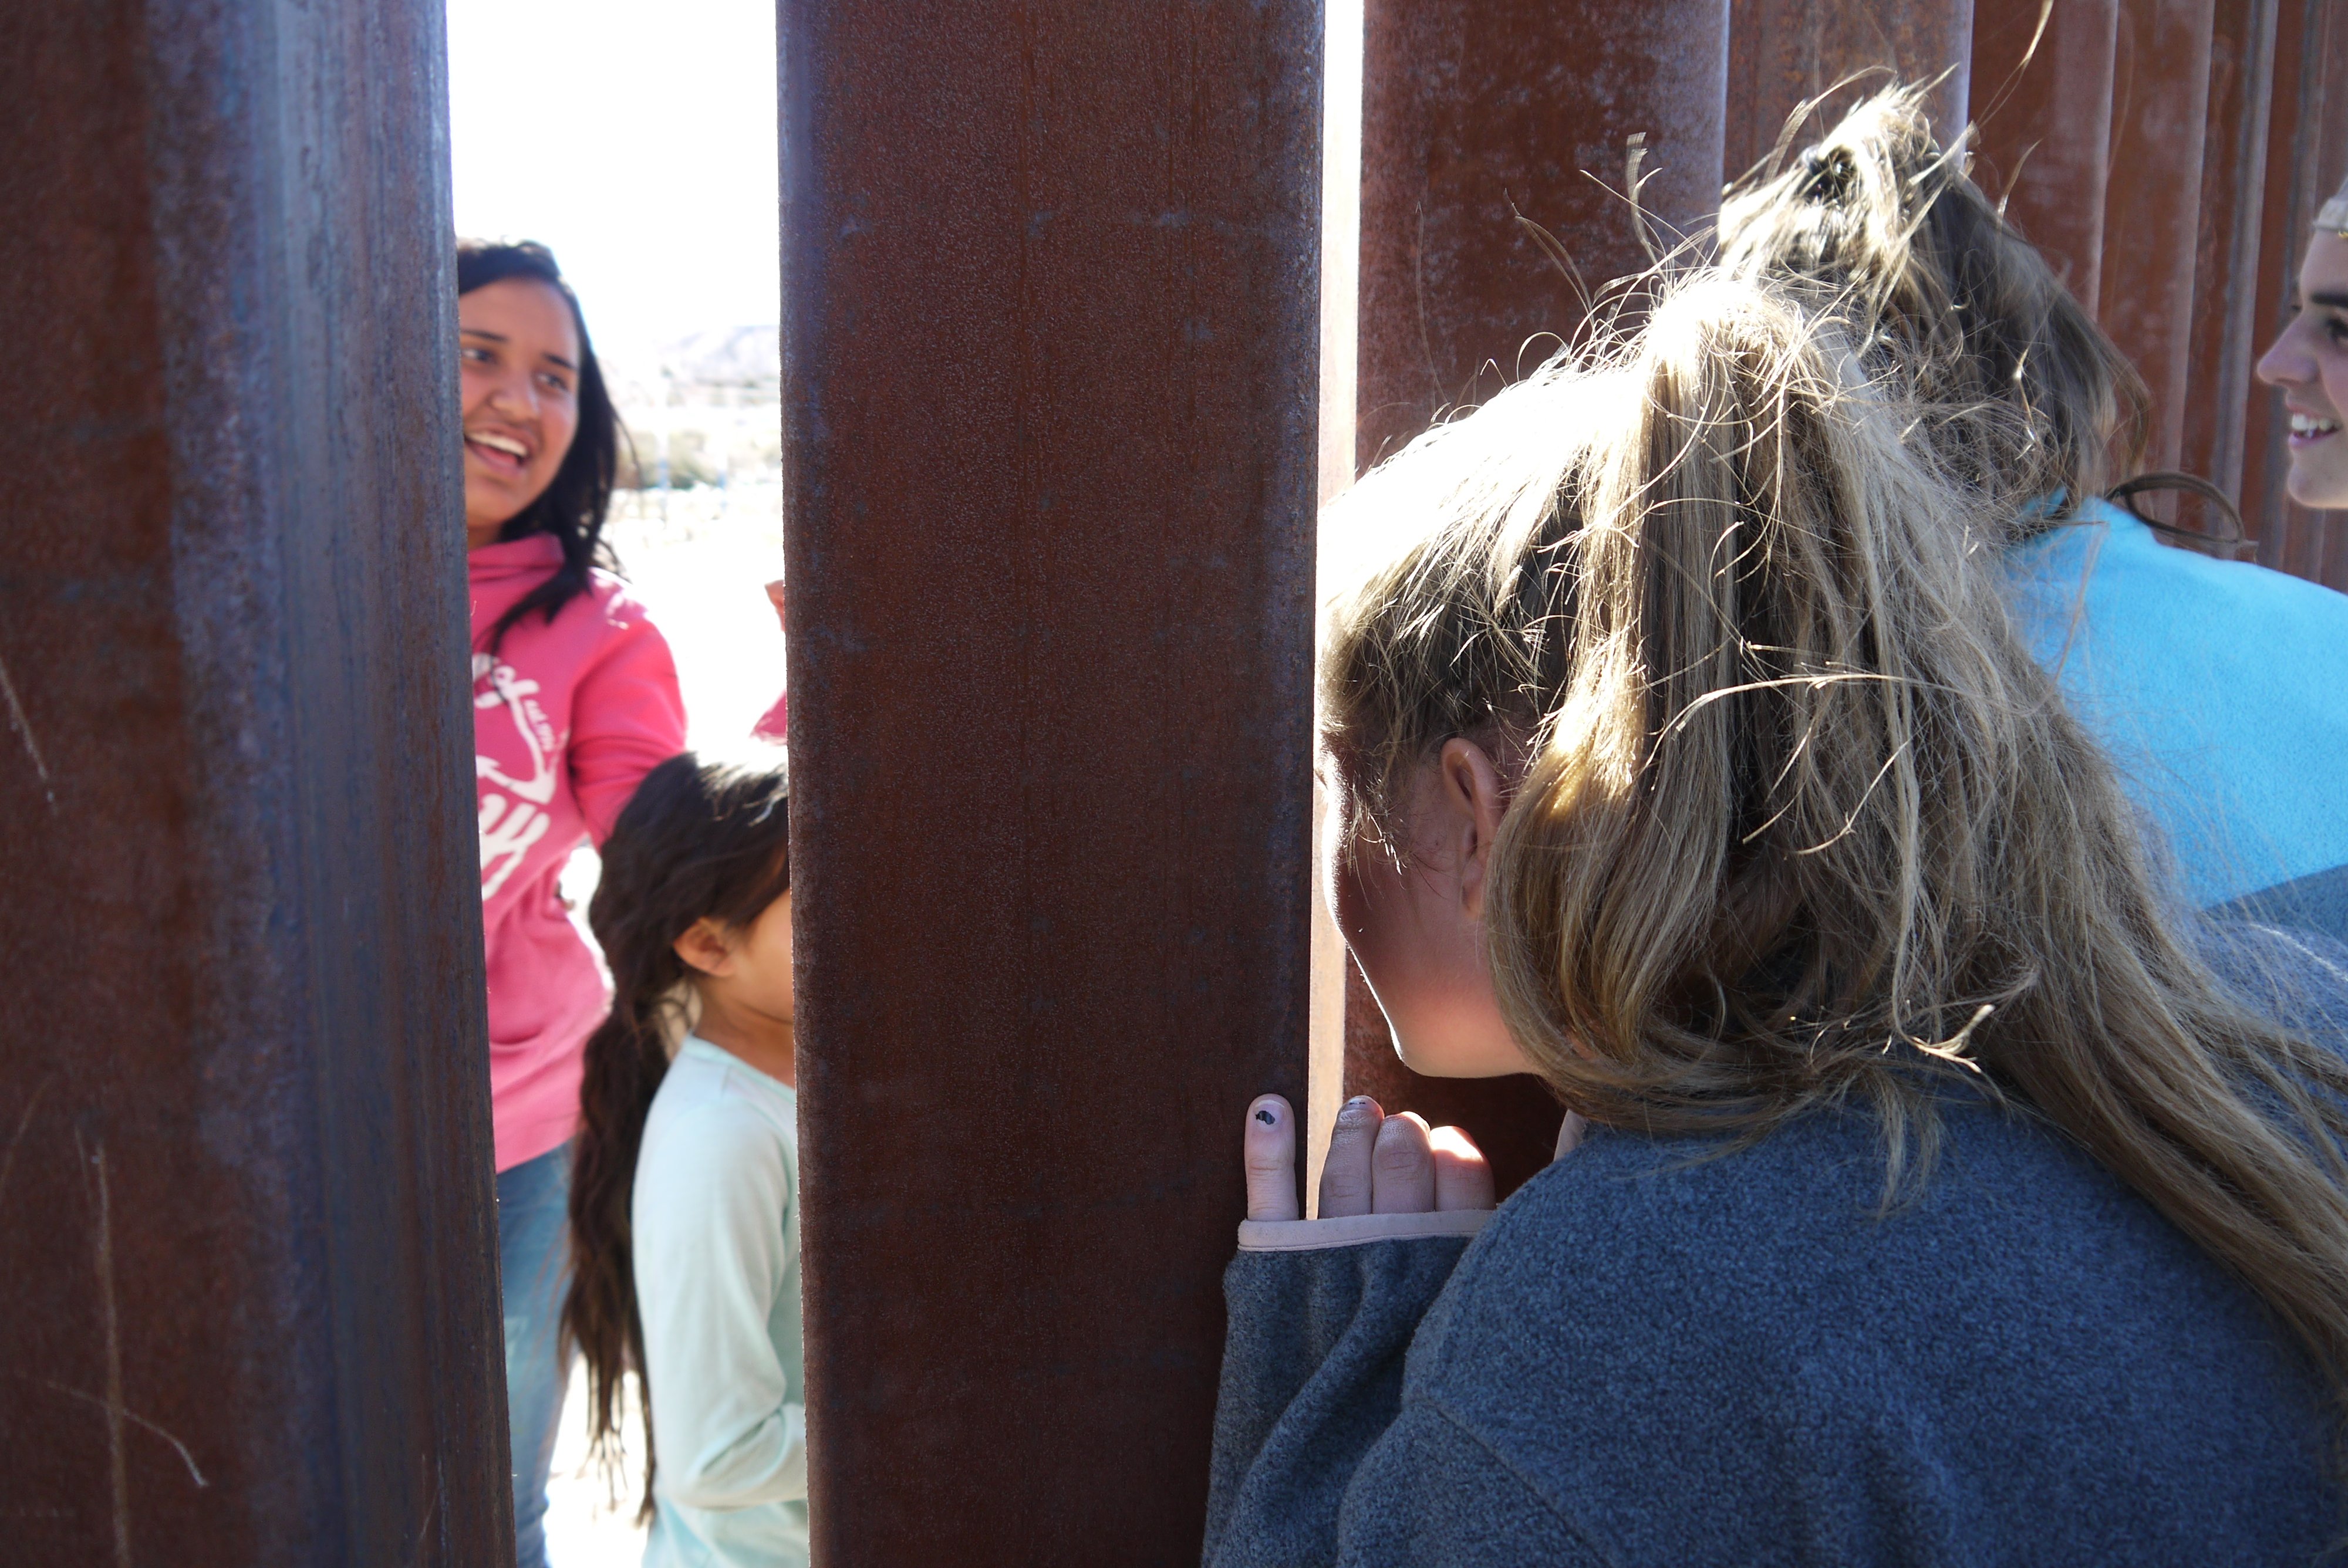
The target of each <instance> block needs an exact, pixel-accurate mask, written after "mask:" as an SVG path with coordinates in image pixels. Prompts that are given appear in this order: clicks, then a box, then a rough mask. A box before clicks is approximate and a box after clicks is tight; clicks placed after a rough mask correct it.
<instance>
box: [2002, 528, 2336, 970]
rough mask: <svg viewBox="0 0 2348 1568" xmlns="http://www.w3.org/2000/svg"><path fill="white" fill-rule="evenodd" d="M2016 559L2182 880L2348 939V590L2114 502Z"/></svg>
mask: <svg viewBox="0 0 2348 1568" xmlns="http://www.w3.org/2000/svg"><path fill="white" fill-rule="evenodd" d="M2007 568H2008V573H2009V579H2010V581H2011V584H2012V588H2013V599H2012V602H2013V606H2014V611H2015V617H2016V620H2017V621H2018V622H2019V624H2020V627H2021V630H2022V631H2023V634H2024V639H2025V640H2026V641H2027V642H2028V644H2029V646H2030V648H2031V650H2032V651H2033V652H2034V653H2035V654H2036V655H2037V657H2038V660H2039V661H2040V663H2042V664H2044V666H2045V667H2046V668H2047V669H2049V670H2051V671H2054V672H2055V675H2056V677H2057V679H2058V680H2059V681H2060V682H2061V683H2062V686H2063V692H2064V695H2065V697H2066V698H2068V699H2069V701H2070V702H2071V705H2072V708H2073V710H2074V711H2075V712H2077V713H2078V715H2079V717H2080V719H2081V721H2082V722H2083V723H2085V724H2086V725H2087V727H2088V728H2089V730H2091V731H2092V732H2093V733H2095V734H2096V738H2097V739H2098V740H2100V741H2101V742H2102V743H2103V744H2104V748H2105V750H2106V751H2107V752H2108V753H2110V754H2111V757H2112V760H2113V762H2114V763H2115V764H2116V765H2117V766H2118V769H2119V772H2120V776H2121V780H2122V782H2123V783H2124V784H2126V786H2127V790H2128V792H2129V794H2131V795H2132V796H2133V797H2134V798H2135V800H2136V802H2137V804H2138V806H2140V807H2141V808H2142V809H2143V810H2145V811H2146V812H2147V814H2148V815H2150V816H2151V817H2152V818H2153V820H2154V821H2155V822H2157V824H2158V825H2160V827H2161V828H2162V829H2163V830H2164V835H2165V841H2166V844H2167V846H2168V848H2169V849H2170V850H2171V851H2173V852H2174V855H2175V857H2176V862H2177V868H2178V874H2179V877H2180V880H2181V882H2182V884H2183V891H2184V893H2185V895H2186V897H2188V898H2190V899H2191V900H2192V901H2193V902H2194V903H2196V904H2199V905H2200V906H2203V907H2219V906H2224V905H2230V904H2239V905H2240V907H2242V909H2243V911H2244V912H2246V913H2250V914H2253V915H2255V916H2256V917H2258V918H2261V919H2267V920H2272V921H2274V922H2276V923H2278V924H2282V925H2291V926H2299V927H2306V928H2310V929H2313V930H2319V931H2322V932H2323V933H2324V934H2326V935H2327V936H2330V937H2332V938H2334V939H2336V940H2343V941H2348V595H2343V594H2338V593H2334V592H2333V591H2332V590H2331V589H2328V588H2323V587H2321V586H2319V585H2317V584H2315V583H2312V582H2307V581H2303V580H2302V579H2299V578H2295V577H2289V576H2286V575H2285V574H2283V573H2281V572H2278V571H2270V570H2268V569H2266V568H2264V567H2260V566H2254V565H2251V564H2250V563H2248V562H2242V561H2220V560H2214V559H2210V558H2209V557H2208V556H2205V555H2200V554H2198V553H2196V552H2194V551H2191V550H2183V549H2175V548H2170V547H2168V546H2167V545H2163V544H2161V543H2160V542H2159V540H2158V539H2157V538H2155V537H2154V535H2153V531H2152V530H2151V529H2150V528H2147V527H2146V526H2145V525H2144V524H2143V523H2141V522H2139V521H2138V520H2137V519H2136V518H2133V517H2130V516H2129V515H2128V514H2127V513H2126V512H2124V511H2122V510H2120V509H2119V508H2118V507H2114V506H2111V505H2109V504H2108V503H2106V502H2103V501H2096V502H2092V503H2090V504H2089V505H2088V506H2086V507H2083V508H2081V510H2080V513H2079V517H2078V520H2077V521H2075V522H2073V523H2067V524H2065V525H2064V526H2062V527H2058V528H2053V529H2051V530H2049V531H2048V532H2047V533H2045V534H2044V535H2042V536H2041V537H2039V538H2035V539H2033V540H2030V541H2029V542H2027V543H2025V544H2023V545H2020V546H2017V547H2016V548H2013V550H2011V551H2009V552H2007Z"/></svg>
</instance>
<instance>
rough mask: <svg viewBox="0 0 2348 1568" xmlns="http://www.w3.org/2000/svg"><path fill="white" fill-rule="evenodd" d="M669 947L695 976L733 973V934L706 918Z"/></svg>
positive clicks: (696, 922) (718, 975)
mask: <svg viewBox="0 0 2348 1568" xmlns="http://www.w3.org/2000/svg"><path fill="white" fill-rule="evenodd" d="M669 946H670V947H671V948H674V949H675V952H676V956H677V957H678V958H683V959H684V960H685V968H689V969H692V970H695V971H696V972H697V973H700V974H705V975H710V976H713V977H719V978H722V977H724V976H726V975H730V974H732V973H733V972H734V937H733V933H732V932H730V931H728V930H726V927H724V926H722V925H720V924H719V923H718V922H717V921H716V920H713V919H711V918H710V917H708V916H706V915H704V916H703V917H701V918H700V919H698V920H695V922H694V923H693V924H692V926H691V927H688V928H687V929H686V931H685V935H684V936H682V937H679V938H677V939H676V940H675V941H674V942H672V943H670V944H669Z"/></svg>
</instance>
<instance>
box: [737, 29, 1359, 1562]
mask: <svg viewBox="0 0 2348 1568" xmlns="http://www.w3.org/2000/svg"><path fill="white" fill-rule="evenodd" d="M780 38H781V52H782V81H781V101H782V106H783V124H784V129H783V146H784V159H783V191H784V235H785V249H784V311H785V314H784V322H785V332H784V343H785V360H784V379H785V413H784V426H785V436H786V449H787V452H788V462H787V468H786V472H787V474H788V476H789V480H788V493H787V500H786V519H787V521H786V538H787V547H786V548H787V553H788V573H789V578H790V583H791V623H790V630H789V657H790V664H791V745H792V751H793V774H794V778H793V794H794V803H793V812H792V824H791V827H792V849H793V858H794V865H793V876H794V900H795V902H794V911H795V917H796V918H795V929H796V940H797V943H798V965H799V969H798V975H799V989H798V1024H799V1030H800V1033H799V1040H800V1047H799V1049H800V1057H799V1063H800V1066H799V1071H800V1079H799V1082H800V1089H801V1093H802V1094H803V1096H804V1107H805V1114H804V1116H803V1118H802V1123H801V1125H802V1133H803V1143H802V1145H801V1152H800V1153H801V1162H802V1165H801V1169H802V1175H803V1181H804V1186H803V1193H804V1205H805V1206H804V1211H803V1212H804V1214H805V1220H804V1229H803V1233H802V1234H803V1236H804V1240H805V1246H806V1252H805V1256H806V1260H807V1274H806V1296H805V1299H806V1311H807V1318H806V1329H807V1341H806V1343H807V1357H808V1397H809V1453H810V1456H811V1460H812V1469H811V1471H810V1494H811V1507H812V1512H813V1518H814V1522H815V1523H814V1529H815V1545H816V1560H817V1562H818V1563H823V1564H826V1565H828V1568H845V1565H848V1564H876V1565H878V1564H889V1565H895V1564H902V1563H955V1564H985V1563H1006V1564H1009V1563H1017V1564H1035V1563H1068V1564H1095V1563H1120V1564H1124V1563H1133V1564H1149V1563H1168V1564H1171V1563H1195V1562H1196V1561H1197V1559H1198V1553H1199V1550H1200V1531H1201V1527H1202V1524H1203V1522H1204V1514H1205V1502H1206V1479H1207V1458H1208V1450H1209V1442H1210V1431H1211V1423H1212V1416H1213V1406H1214V1399H1215V1390H1216V1380H1217V1377H1218V1369H1219V1366H1220V1357H1221V1339H1222V1328H1223V1315H1222V1299H1221V1285H1220V1282H1221V1276H1222V1271H1223V1268H1224V1266H1225V1265H1226V1263H1227V1262H1228V1261H1229V1259H1230V1258H1231V1254H1232V1247H1233V1240H1234V1226H1235V1224H1236V1222H1237V1221H1238V1219H1239V1217H1240V1215H1241V1213H1242V1210H1243V1206H1244V1198H1243V1193H1242V1187H1241V1179H1240V1169H1239V1159H1238V1148H1239V1131H1240V1125H1241V1113H1242V1112H1243V1111H1244V1109H1245V1107H1246V1104H1247V1102H1248V1100H1249V1098H1250V1096H1251V1095H1253V1094H1254V1093H1256V1092H1258V1091H1264V1090H1278V1091H1282V1092H1284V1093H1286V1094H1287V1095H1288V1096H1289V1098H1290V1100H1291V1102H1292V1103H1293V1104H1296V1105H1298V1106H1302V1105H1303V1103H1304V1088H1305V1073H1306V1029H1307V981H1308V952H1309V948H1308V937H1307V931H1308V919H1307V908H1308V906H1307V902H1306V901H1307V899H1308V897H1310V896H1311V877H1310V872H1309V845H1308V837H1309V826H1310V814H1311V777H1310V757H1309V749H1308V747H1309V730H1310V712H1309V707H1310V693H1309V679H1310V664H1311V653H1312V627H1311V610H1310V596H1311V591H1312V579H1313V561H1312V535H1313V498H1314V483H1315V456H1316V454H1315V439H1316V436H1315V427H1316V422H1315V413H1314V404H1315V396H1316V378H1315V358H1316V351H1317V344H1318V341H1319V309H1320V305H1319V284H1318V267H1319V221H1320V220H1319V212H1320V196H1321V193H1320V164H1319V141H1320V93H1321V57H1322V50H1321V46H1322V38H1321V13H1320V9H1319V7H1318V6H1317V5H1313V4H1311V3H1309V0H1264V3H1249V0H1200V3H1192V0H1182V3H1179V4H1178V3H1174V0H1160V3H1159V4H1153V5H1124V6H1100V5H1093V4H1089V3H1087V0H1029V3H1026V4H1018V5H1014V4H1009V3H1007V0H784V3H783V5H782V7H781V12H780Z"/></svg>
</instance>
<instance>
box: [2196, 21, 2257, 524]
mask: <svg viewBox="0 0 2348 1568" xmlns="http://www.w3.org/2000/svg"><path fill="white" fill-rule="evenodd" d="M2275 9H2276V0H2222V3H2221V4H2219V5H2217V6H2216V7H2215V8H2214V11H2213V13H2212V22H2211V29H2210V37H2209V117H2208V125H2207V128H2206V129H2205V130H2204V131H2203V133H2202V153H2201V212H2200V222H2199V231H2198V233H2197V235H2196V242H2195V250H2194V261H2193V314H2192V320H2191V323H2190V337H2189V339H2188V346H2187V349H2186V359H2187V363H2188V365H2189V366H2190V367H2191V368H2190V374H2191V387H2192V391H2193V395H2192V396H2191V397H2190V398H2189V399H2188V400H2187V402H2186V404H2185V406H2184V410H2183V414H2184V418H2183V428H2182V432H2181V440H2180V447H2179V455H2178V456H2179V462H2178V466H2181V467H2183V468H2184V469H2185V470H2186V471H2187V472H2188V473H2193V474H2199V475H2200V476H2202V477H2204V478H2207V479H2209V480H2210V481H2211V482H2212V483H2214V484H2215V485H2216V486H2217V487H2219V489H2221V490H2224V491H2225V492H2227V493H2228V494H2229V495H2239V494H2240V487H2241V478H2242V434H2243V425H2244V417H2245V415H2247V414H2248V413H2249V411H2250V395H2251V391H2252V388H2253V385H2254V383H2253V382H2252V380H2251V378H2250V366H2251V364H2253V362H2255V361H2256V359H2257V358H2258V355H2259V352H2260V350H2261V349H2263V348H2264V347H2265V346H2266V344H2265V343H2261V342H2260V341H2259V323H2258V273H2259V240H2260V229H2261V227H2262V224H2261V221H2260V220H2261V219H2262V218H2263V217H2264V216H2265V214H2264V211H2263V206H2264V203H2263V201H2262V198H2263V197H2264V195H2265V191H2266V163H2267V121H2268V116H2269V110H2270V108H2271V98H2272V91H2273V86H2274V36H2275ZM2179 520H2184V519H2179ZM2206 526H2207V525H2205V527H2206Z"/></svg>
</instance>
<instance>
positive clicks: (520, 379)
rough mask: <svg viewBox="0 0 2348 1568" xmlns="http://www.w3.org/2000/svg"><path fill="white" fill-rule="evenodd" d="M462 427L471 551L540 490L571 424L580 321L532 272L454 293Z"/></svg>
mask: <svg viewBox="0 0 2348 1568" xmlns="http://www.w3.org/2000/svg"><path fill="white" fill-rule="evenodd" d="M457 340H458V351H457V352H458V364H460V366H461V367H462V369H461V389H460V390H461V397H462V402H463V411H464V428H465V543H466V548H469V549H479V548H480V547H481V546H483V545H486V544H492V543H494V542H496V540H497V537H498V530H499V528H503V527H504V526H505V525H506V523H507V522H508V521H509V520H510V519H511V518H513V517H514V516H515V515H516V514H518V513H520V511H522V510H523V508H525V507H528V506H529V505H530V503H531V502H533V501H535V500H537V499H538V498H539V497H541V496H542V495H544V494H545V493H546V487H548V486H549V485H551V484H552V483H553V482H554V476H555V474H556V472H557V471H559V470H560V469H561V466H562V459H563V458H564V456H567V455H568V454H569V453H570V451H571V440H572V436H575V435H576V434H577V433H578V430H579V364H580V361H581V359H582V357H583V356H582V354H581V352H580V346H579V324H578V322H577V320H576V318H574V317H573V316H572V311H571V302H569V301H568V300H566V299H564V298H563V297H562V295H561V293H560V292H557V291H556V290H555V289H554V288H553V287H552V286H551V284H547V283H542V282H539V281H537V280H536V279H534V278H508V279H505V280H503V281H502V282H495V283H486V284H483V285H482V286H481V287H480V288H478V289H475V290H473V291H472V292H469V293H465V294H460V295H458V298H457Z"/></svg>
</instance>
